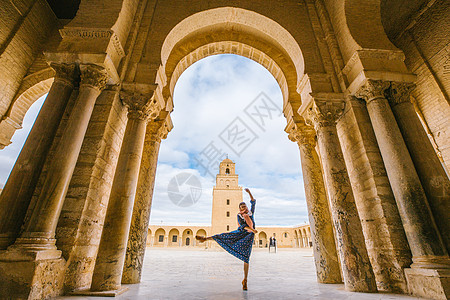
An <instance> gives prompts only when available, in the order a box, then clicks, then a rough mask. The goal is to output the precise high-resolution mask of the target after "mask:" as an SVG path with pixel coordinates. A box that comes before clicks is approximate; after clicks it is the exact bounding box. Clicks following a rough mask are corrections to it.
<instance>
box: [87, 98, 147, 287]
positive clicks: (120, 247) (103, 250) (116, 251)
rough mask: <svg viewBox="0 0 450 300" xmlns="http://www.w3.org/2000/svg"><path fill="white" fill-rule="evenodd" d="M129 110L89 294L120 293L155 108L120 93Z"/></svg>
mask: <svg viewBox="0 0 450 300" xmlns="http://www.w3.org/2000/svg"><path fill="white" fill-rule="evenodd" d="M120 96H121V98H122V100H123V101H124V102H125V104H126V105H127V106H128V107H129V111H128V123H127V127H126V129H125V134H124V138H123V142H122V148H121V149H120V154H119V159H118V162H117V168H116V172H115V175H114V180H113V185H112V188H111V195H110V198H109V203H108V208H107V211H106V217H105V223H104V226H103V232H102V237H101V240H100V246H99V249H98V254H97V260H96V263H95V268H94V274H93V277H92V285H91V291H94V292H100V291H114V290H115V291H118V293H119V292H120V290H121V281H122V271H123V266H124V261H125V254H126V249H127V241H128V234H129V231H130V224H131V216H132V213H133V204H134V198H135V194H136V187H137V183H138V176H139V168H140V164H141V158H142V151H143V147H144V139H145V130H146V126H147V120H148V118H149V116H150V113H154V112H152V111H151V110H152V108H154V105H153V104H154V102H153V101H149V100H150V97H151V95H148V94H146V95H143V94H140V93H134V92H128V91H124V90H122V91H121V93H120Z"/></svg>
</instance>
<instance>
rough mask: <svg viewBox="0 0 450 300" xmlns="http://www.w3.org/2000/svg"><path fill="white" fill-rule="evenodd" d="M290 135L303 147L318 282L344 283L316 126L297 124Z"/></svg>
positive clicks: (305, 184) (301, 152)
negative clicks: (319, 152) (321, 164)
mask: <svg viewBox="0 0 450 300" xmlns="http://www.w3.org/2000/svg"><path fill="white" fill-rule="evenodd" d="M299 127H300V128H301V130H300V128H299ZM289 138H290V139H291V140H292V141H296V142H297V143H298V146H299V149H300V157H301V163H302V171H303V172H302V173H303V182H304V186H305V195H306V205H307V207H308V218H309V224H310V226H311V235H312V238H313V250H314V262H315V265H316V275H317V281H318V282H320V283H341V282H342V278H341V271H340V268H339V261H338V258H337V253H336V244H335V240H334V233H333V225H332V222H331V216H330V209H329V207H328V199H327V196H326V191H325V185H324V182H323V176H322V168H321V166H320V161H319V157H318V155H317V153H316V150H315V149H314V147H315V144H316V141H315V132H314V129H313V128H311V127H309V126H306V125H305V124H298V125H297V124H296V125H295V127H294V128H292V130H291V131H290V132H289ZM297 243H298V239H296V245H297Z"/></svg>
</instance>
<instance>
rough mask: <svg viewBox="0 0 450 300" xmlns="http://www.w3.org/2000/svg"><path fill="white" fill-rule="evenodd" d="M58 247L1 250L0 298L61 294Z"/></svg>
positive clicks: (61, 260)
mask: <svg viewBox="0 0 450 300" xmlns="http://www.w3.org/2000/svg"><path fill="white" fill-rule="evenodd" d="M65 263H66V261H65V260H64V258H62V257H61V251H58V250H43V251H33V252H28V251H20V250H19V249H12V250H6V251H0V274H2V276H0V299H46V298H49V297H56V296H60V295H62V294H63V285H64V272H65Z"/></svg>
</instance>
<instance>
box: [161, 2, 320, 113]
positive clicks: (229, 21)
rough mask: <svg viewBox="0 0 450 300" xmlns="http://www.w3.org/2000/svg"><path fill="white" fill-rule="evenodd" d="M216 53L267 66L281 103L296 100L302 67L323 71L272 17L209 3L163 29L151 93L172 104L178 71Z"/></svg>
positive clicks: (304, 70) (298, 97) (304, 69)
mask: <svg viewBox="0 0 450 300" xmlns="http://www.w3.org/2000/svg"><path fill="white" fill-rule="evenodd" d="M219 53H232V54H237V55H242V56H244V57H247V58H249V59H252V60H254V61H256V62H258V63H260V64H261V65H263V66H264V67H266V68H267V70H268V71H269V72H271V74H272V75H273V76H274V78H275V79H276V80H277V82H278V83H279V86H280V88H281V89H282V93H283V101H284V103H283V107H285V106H286V105H287V103H288V102H291V103H293V102H296V103H300V102H301V101H300V95H299V94H298V93H297V86H298V84H299V82H300V81H301V79H302V77H303V75H304V73H305V72H306V71H308V72H322V71H323V69H322V65H321V62H319V63H318V62H317V56H314V55H308V58H307V60H306V61H305V58H304V56H303V53H302V51H301V50H300V46H299V44H298V43H297V41H296V40H295V39H294V37H293V36H292V35H291V34H290V33H289V32H288V31H287V30H286V29H285V28H283V27H282V26H281V25H280V24H278V23H277V22H275V21H274V20H272V19H270V18H268V17H266V16H263V15H261V14H259V13H256V12H254V11H250V10H245V9H241V8H236V7H221V8H214V9H210V10H206V11H201V12H198V13H195V14H193V15H191V16H189V17H187V18H185V19H184V20H182V21H181V22H179V23H178V24H177V25H175V26H174V27H173V28H172V29H171V31H170V32H169V33H168V34H167V36H166V38H165V40H164V43H163V45H162V47H161V63H162V65H161V67H160V68H159V70H158V72H157V76H156V83H157V90H156V92H155V95H156V97H157V98H158V97H160V98H163V99H166V100H167V101H168V103H167V107H169V108H171V107H172V105H173V103H171V99H172V98H173V89H174V87H175V84H176V81H177V79H178V78H179V76H180V75H181V73H182V72H183V71H184V70H185V69H186V68H187V67H189V66H190V65H191V64H193V63H194V62H196V61H198V60H199V59H201V58H203V57H206V56H210V55H214V54H219ZM159 101H161V100H159ZM296 106H298V105H296Z"/></svg>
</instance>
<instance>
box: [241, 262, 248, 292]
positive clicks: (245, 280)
mask: <svg viewBox="0 0 450 300" xmlns="http://www.w3.org/2000/svg"><path fill="white" fill-rule="evenodd" d="M247 276H248V263H246V262H245V263H244V280H242V289H243V290H247Z"/></svg>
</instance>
